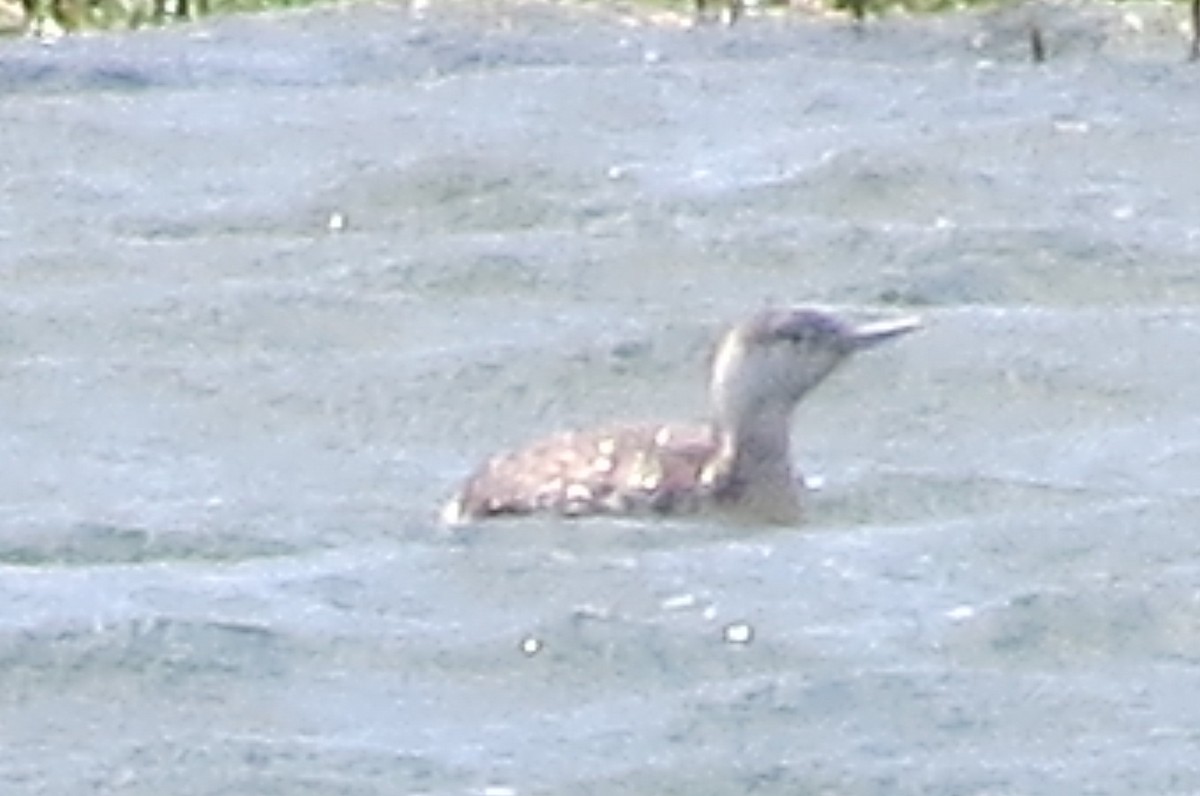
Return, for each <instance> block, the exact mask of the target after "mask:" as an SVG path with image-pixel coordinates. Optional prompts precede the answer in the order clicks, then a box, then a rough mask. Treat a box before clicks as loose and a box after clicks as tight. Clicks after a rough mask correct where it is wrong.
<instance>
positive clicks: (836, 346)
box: [442, 309, 918, 524]
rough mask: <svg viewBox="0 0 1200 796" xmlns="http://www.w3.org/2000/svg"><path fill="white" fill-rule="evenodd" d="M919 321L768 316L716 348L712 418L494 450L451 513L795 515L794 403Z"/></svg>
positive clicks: (462, 518)
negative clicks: (852, 359) (851, 359)
mask: <svg viewBox="0 0 1200 796" xmlns="http://www.w3.org/2000/svg"><path fill="white" fill-rule="evenodd" d="M917 326H918V322H917V321H916V320H915V319H913V318H903V319H899V320H893V321H882V322H877V323H871V324H865V325H861V326H853V325H849V324H846V323H844V322H842V321H840V320H838V319H837V318H835V317H833V316H832V315H829V314H827V313H825V312H822V311H819V310H813V309H790V310H769V311H766V312H763V313H759V314H758V315H755V316H754V317H752V318H750V319H749V320H747V321H746V322H744V323H741V324H738V325H736V326H734V327H733V328H732V329H730V330H729V331H728V332H727V333H726V334H725V335H724V337H723V338H722V340H721V343H720V344H719V345H718V347H717V352H716V356H715V358H714V361H713V370H712V377H711V381H710V392H711V399H712V404H713V412H714V417H713V419H712V420H711V421H709V422H703V423H691V424H686V423H678V424H677V423H666V424H654V423H647V424H637V425H614V426H611V427H607V428H599V429H595V430H590V431H570V432H565V433H560V434H557V435H554V436H551V437H547V438H545V439H543V440H540V441H537V442H534V443H532V444H531V445H529V446H527V447H525V448H522V449H519V450H516V451H512V452H509V453H503V454H500V455H498V456H495V457H493V458H492V459H490V460H489V461H488V462H487V463H485V464H484V465H483V467H481V468H480V469H479V470H478V471H477V472H476V473H475V474H474V475H473V476H471V477H470V478H469V479H468V480H467V482H466V483H465V484H464V485H463V487H462V489H461V490H460V492H459V493H458V494H457V495H456V496H455V497H454V498H453V499H452V500H451V501H450V502H449V503H448V504H447V505H446V507H445V509H444V510H443V512H442V518H443V520H444V521H445V522H447V523H452V524H454V523H462V522H469V521H471V520H476V519H483V518H486V517H495V516H503V515H520V514H530V513H534V512H553V513H557V514H560V515H563V516H570V517H575V516H582V515H589V514H645V513H653V514H676V513H690V512H695V511H700V510H704V509H707V508H715V509H723V510H726V511H732V512H735V513H738V514H742V515H745V516H747V517H749V518H753V519H758V520H762V521H766V522H775V523H790V522H794V521H796V520H798V519H799V518H800V508H801V505H800V489H801V486H800V484H799V483H798V479H797V477H796V476H795V474H794V472H793V470H792V463H791V453H790V445H789V437H790V428H789V426H790V421H791V415H792V410H793V409H794V408H795V406H796V403H797V402H798V401H799V400H800V399H801V398H802V397H803V396H804V395H805V394H806V393H807V392H808V391H809V390H811V389H812V388H813V387H815V386H816V385H817V384H819V383H820V382H821V381H822V380H823V379H824V378H825V377H826V376H827V375H828V374H829V373H830V372H832V371H833V370H834V369H835V368H836V367H837V365H838V364H839V363H840V362H841V361H842V360H844V359H845V358H846V357H847V356H849V355H850V354H851V353H853V352H855V351H857V350H860V349H862V348H866V347H869V346H871V345H873V344H875V343H877V342H880V341H882V340H887V339H891V338H893V337H896V336H898V335H900V334H903V333H905V332H909V331H911V330H913V329H915V328H917Z"/></svg>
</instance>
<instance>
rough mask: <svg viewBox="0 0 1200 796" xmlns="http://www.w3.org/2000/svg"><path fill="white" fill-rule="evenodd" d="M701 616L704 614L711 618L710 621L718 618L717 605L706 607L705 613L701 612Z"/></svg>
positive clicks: (706, 617) (705, 616)
mask: <svg viewBox="0 0 1200 796" xmlns="http://www.w3.org/2000/svg"><path fill="white" fill-rule="evenodd" d="M701 616H703V617H704V618H705V619H707V620H709V621H710V622H711V621H712V620H714V619H716V618H717V606H715V605H710V606H708V607H707V608H705V609H704V613H703V614H701Z"/></svg>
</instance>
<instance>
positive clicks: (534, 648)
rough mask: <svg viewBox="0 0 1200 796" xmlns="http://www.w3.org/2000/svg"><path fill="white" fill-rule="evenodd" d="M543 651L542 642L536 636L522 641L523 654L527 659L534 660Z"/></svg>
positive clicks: (527, 637)
mask: <svg viewBox="0 0 1200 796" xmlns="http://www.w3.org/2000/svg"><path fill="white" fill-rule="evenodd" d="M541 651H542V640H541V639H540V638H536V637H535V636H526V637H525V638H523V639H521V652H522V653H523V654H524V655H525V657H527V658H532V657H533V656H534V655H537V654H538V653H539V652H541Z"/></svg>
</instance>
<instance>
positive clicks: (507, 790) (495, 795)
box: [482, 785, 517, 796]
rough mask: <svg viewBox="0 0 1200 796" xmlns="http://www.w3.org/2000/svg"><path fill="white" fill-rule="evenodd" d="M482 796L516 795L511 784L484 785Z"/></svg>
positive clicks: (515, 790)
mask: <svg viewBox="0 0 1200 796" xmlns="http://www.w3.org/2000/svg"><path fill="white" fill-rule="evenodd" d="M482 796H517V789H516V788H514V787H512V786H511V785H485V786H484V788H483V791H482Z"/></svg>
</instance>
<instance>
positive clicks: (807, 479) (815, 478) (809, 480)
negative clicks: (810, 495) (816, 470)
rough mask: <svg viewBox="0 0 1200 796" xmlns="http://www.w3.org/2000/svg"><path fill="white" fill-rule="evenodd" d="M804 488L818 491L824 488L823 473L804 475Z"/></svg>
mask: <svg viewBox="0 0 1200 796" xmlns="http://www.w3.org/2000/svg"><path fill="white" fill-rule="evenodd" d="M804 488H805V489H808V490H810V491H812V492H820V491H821V490H822V489H824V488H825V476H823V475H806V476H804Z"/></svg>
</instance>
